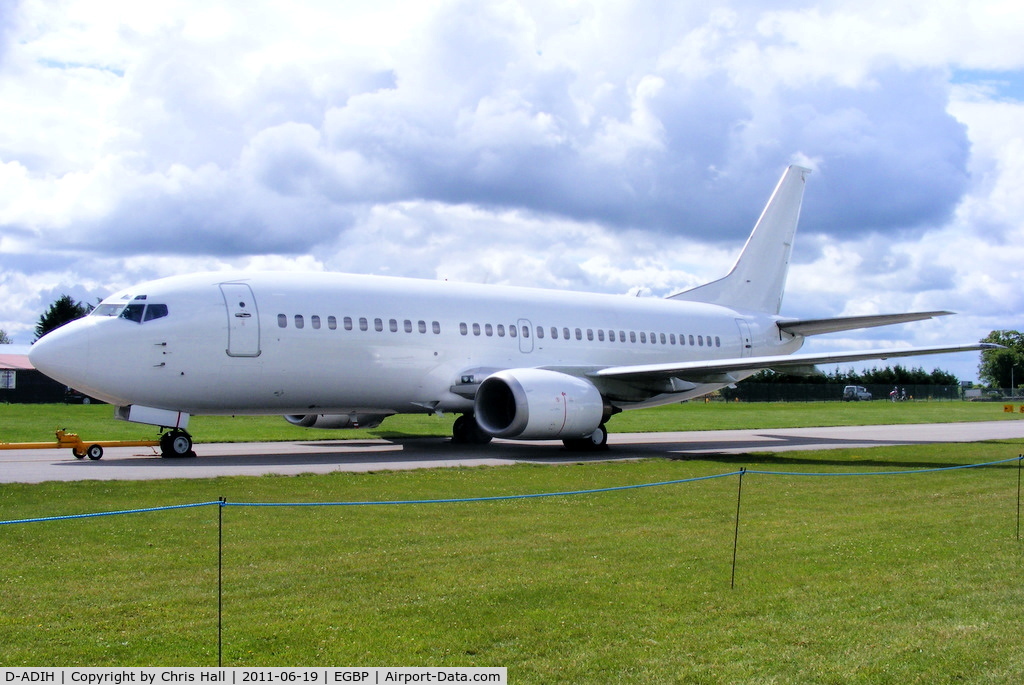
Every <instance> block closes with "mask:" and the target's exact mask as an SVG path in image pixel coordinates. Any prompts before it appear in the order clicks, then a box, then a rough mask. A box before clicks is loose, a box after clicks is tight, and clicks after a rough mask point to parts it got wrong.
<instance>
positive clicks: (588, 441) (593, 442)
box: [562, 423, 608, 452]
mask: <svg viewBox="0 0 1024 685" xmlns="http://www.w3.org/2000/svg"><path fill="white" fill-rule="evenodd" d="M562 444H564V445H565V448H566V449H567V450H569V451H570V452H602V451H604V450H606V449H608V429H607V428H606V427H605V425H604V424H603V423H602V424H601V425H600V426H598V427H597V430H595V431H594V432H593V433H591V434H590V435H589V436H587V437H585V438H571V439H568V440H563V441H562Z"/></svg>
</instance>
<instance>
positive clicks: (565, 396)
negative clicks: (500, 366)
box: [474, 369, 604, 440]
mask: <svg viewBox="0 0 1024 685" xmlns="http://www.w3.org/2000/svg"><path fill="white" fill-rule="evenodd" d="M474 411H475V416H476V422H477V424H478V425H479V426H480V428H481V429H483V431H484V432H485V433H488V434H490V435H493V436H495V437H498V438H517V439H519V440H552V439H574V438H585V437H587V436H589V435H590V434H591V433H593V432H594V431H595V430H597V428H598V426H600V425H601V419H602V418H603V416H604V401H603V399H602V398H601V393H600V392H598V390H597V388H596V387H594V384H593V383H590V382H588V381H586V380H583V379H582V378H576V377H575V376H569V375H568V374H564V373H559V372H557V371H547V370H544V369H508V370H505V371H499V372H497V373H495V374H493V375H491V376H488V377H487V378H486V379H484V382H483V383H481V384H480V388H479V389H478V390H477V392H476V400H475V410H474Z"/></svg>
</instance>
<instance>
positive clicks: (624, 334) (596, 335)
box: [459, 323, 722, 347]
mask: <svg viewBox="0 0 1024 685" xmlns="http://www.w3.org/2000/svg"><path fill="white" fill-rule="evenodd" d="M520 328H521V329H522V336H523V337H524V338H529V337H530V328H529V327H528V326H521V327H520ZM470 330H472V332H473V335H475V336H479V335H485V336H487V337H492V336H494V335H497V336H498V337H499V338H504V337H505V326H504V325H502V324H500V323H499V324H497V325H494V326H492V325H491V324H489V323H485V324H483V325H482V326H481V324H478V323H474V324H471V325H468V324H465V323H460V324H459V332H460V333H461V334H462V335H469V333H470ZM548 330H549V331H550V335H551V339H552V340H558V339H559V337H561V339H562V340H572V339H573V338H575V339H576V340H583V339H584V337H586V339H587V340H588V341H590V342H593V341H594V340H597V341H598V342H604V341H605V340H607V341H608V342H615V341H616V340H618V341H619V342H620V343H624V342H626V340H627V338H628V340H629V342H631V343H635V342H637V341H639V342H641V343H644V344H647V343H650V344H652V345H657V344H659V343H660V344H662V345H686V344H687V341H689V344H690V345H694V346H697V347H705V346H707V347H712V346H713V347H721V346H722V339H721V338H720V337H719V336H717V335H716V336H710V335H707V336H704V335H696V336H694V335H689V336H687V335H684V334H682V333H680V334H679V336H678V337H676V334H675V333H657V332H654V331H652V332H650V333H648V332H647V331H639V332H637V331H621V330H620V331H613V330H610V329H609V330H608V331H607V333H606V332H605V329H603V328H599V329H597V330H596V331H595V330H594V329H593V328H587V329H586V330H584V329H582V328H576V329H572V330H570V329H569V328H561V329H559V328H558V327H557V326H552V327H551V328H550V329H548ZM508 335H509V337H512V338H514V337H516V335H518V332H517V327H516V326H509V327H508ZM544 336H545V329H544V327H543V326H537V338H538V339H543V338H544Z"/></svg>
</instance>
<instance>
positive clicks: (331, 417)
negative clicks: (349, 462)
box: [284, 412, 390, 429]
mask: <svg viewBox="0 0 1024 685" xmlns="http://www.w3.org/2000/svg"><path fill="white" fill-rule="evenodd" d="M388 416H390V414H367V413H358V412H352V413H349V414H288V415H286V416H285V417H284V418H285V420H286V421H288V423H290V424H292V425H295V426H302V427H303V428H330V429H338V428H376V427H377V426H379V425H380V423H381V421H383V420H384V419H386V418H387V417H388Z"/></svg>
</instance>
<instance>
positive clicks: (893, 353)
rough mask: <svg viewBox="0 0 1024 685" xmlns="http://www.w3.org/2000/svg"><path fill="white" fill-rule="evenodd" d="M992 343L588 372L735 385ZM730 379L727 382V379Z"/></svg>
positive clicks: (967, 349) (982, 347)
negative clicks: (771, 374)
mask: <svg viewBox="0 0 1024 685" xmlns="http://www.w3.org/2000/svg"><path fill="white" fill-rule="evenodd" d="M1000 347H1001V345H996V344H993V343H966V344H962V345H942V346H937V347H906V348H902V349H892V350H877V349H876V350H865V351H863V352H831V353H825V354H791V355H787V356H771V357H739V358H732V359H717V360H716V359H711V360H707V361H696V362H681V363H678V364H638V365H634V366H612V367H608V368H604V369H599V370H596V371H591V372H590V373H588V374H587V375H588V376H591V377H593V378H603V379H616V380H623V381H638V382H651V381H656V380H668V379H673V378H675V379H679V380H684V381H691V382H694V383H716V382H735V381H736V380H738V379H737V378H735V377H733V375H732V374H737V373H738V374H741V375H748V373H753V372H757V371H760V370H762V369H778V370H785V369H787V368H800V369H806V368H807V367H808V366H812V365H817V364H841V363H844V362H857V361H865V360H869V359H892V358H899V357H917V356H922V355H929V354H946V353H950V352H971V351H975V350H993V349H999V348H1000ZM729 379H731V380H729Z"/></svg>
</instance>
